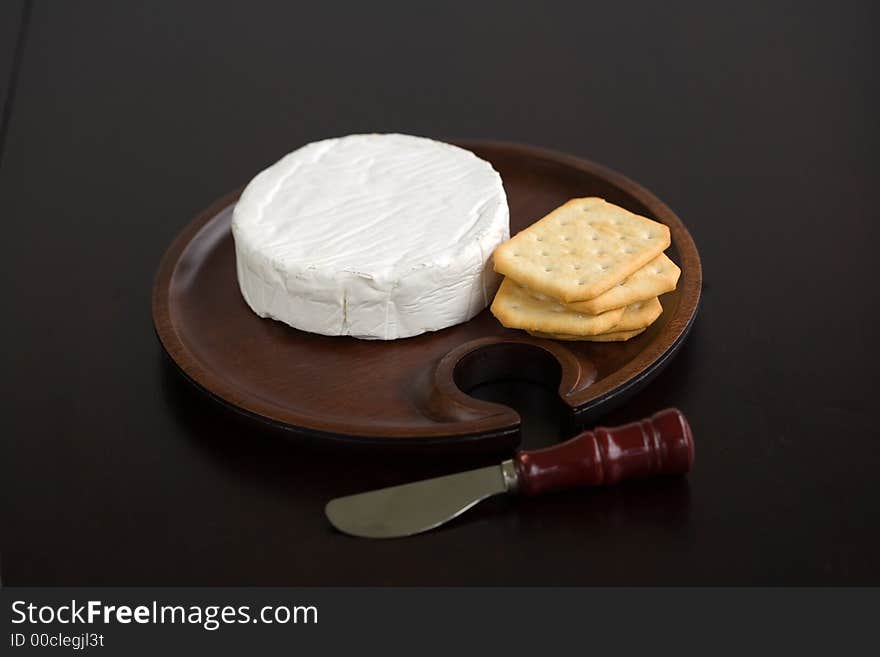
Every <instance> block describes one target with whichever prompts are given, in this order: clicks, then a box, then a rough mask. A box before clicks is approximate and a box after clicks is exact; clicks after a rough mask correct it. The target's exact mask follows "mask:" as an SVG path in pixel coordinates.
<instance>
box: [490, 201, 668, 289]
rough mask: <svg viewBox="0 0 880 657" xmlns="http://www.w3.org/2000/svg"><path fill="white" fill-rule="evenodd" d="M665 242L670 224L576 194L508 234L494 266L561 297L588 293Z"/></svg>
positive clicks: (634, 266) (645, 259) (635, 266)
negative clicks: (511, 235)
mask: <svg viewBox="0 0 880 657" xmlns="http://www.w3.org/2000/svg"><path fill="white" fill-rule="evenodd" d="M669 244H670V236H669V228H668V227H667V226H664V225H663V224H660V223H657V222H656V221H652V220H650V219H648V218H646V217H642V216H639V215H637V214H633V213H632V212H629V211H628V210H624V209H623V208H621V207H618V206H616V205H613V204H611V203H607V202H606V201H604V200H603V199H601V198H595V197H589V198H576V199H572V200H570V201H568V203H565V204H564V205H561V206H560V207H558V208H556V209H555V210H553V211H552V212H551V213H550V214H548V215H547V216H545V217H544V218H543V219H540V220H539V221H537V222H535V223H534V224H532V225H531V226H529V227H528V228H526V229H525V230H523V231H521V232H519V233H518V234H517V235H516V236H514V237H513V238H512V239H510V240H508V241H507V242H505V243H504V244H502V245H501V246H499V247H498V248H497V249H495V253H494V261H495V271H497V272H500V273H502V274H504V275H505V276H509V277H510V278H512V279H514V280H515V281H517V282H518V283H520V284H522V285H525V286H526V287H528V288H529V289H530V290H533V291H535V292H540V293H541V294H546V295H547V296H550V297H554V298H556V299H559V300H561V301H564V302H566V303H571V302H573V301H584V300H587V299H593V298H595V297H597V296H599V295H600V294H602V293H603V292H605V291H607V290H609V289H611V288H612V287H613V286H614V285H616V284H617V283H620V282H621V281H623V280H624V279H625V278H627V277H628V276H630V275H631V274H633V273H634V272H636V271H637V270H638V269H640V268H642V267H643V266H645V265H646V264H648V263H649V262H650V261H651V260H653V259H654V258H656V257H657V256H658V255H660V254H661V253H662V252H663V251H664V250H665V249H666V248H667V247H668V246H669Z"/></svg>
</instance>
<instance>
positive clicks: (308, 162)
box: [232, 134, 510, 340]
mask: <svg viewBox="0 0 880 657" xmlns="http://www.w3.org/2000/svg"><path fill="white" fill-rule="evenodd" d="M232 232H233V236H234V238H235V252H236V267H237V273H238V281H239V286H240V287H241V292H242V295H243V297H244V299H245V301H246V302H247V303H248V305H249V306H250V307H251V309H252V310H253V311H254V312H255V313H256V314H258V315H259V316H261V317H270V318H273V319H277V320H279V321H282V322H284V323H286V324H289V325H290V326H293V327H294V328H297V329H301V330H304V331H310V332H312V333H320V334H323V335H351V336H354V337H358V338H366V339H381V340H392V339H396V338H405V337H410V336H414V335H418V334H420V333H424V332H426V331H436V330H439V329H443V328H446V327H448V326H453V325H455V324H459V323H461V322H464V321H467V320H469V319H471V318H472V317H473V316H474V315H476V314H477V313H479V312H480V311H481V310H483V309H484V308H485V307H486V306H487V305H488V304H489V303H490V301H491V300H492V297H493V295H494V293H495V290H496V289H497V285H498V277H497V275H496V274H495V273H494V272H493V270H492V264H491V255H492V252H493V251H494V250H495V247H496V246H498V245H499V244H501V243H502V242H504V241H506V240H507V239H508V238H509V236H510V235H509V212H508V207H507V197H506V195H505V193H504V187H503V185H502V183H501V177H500V176H499V175H498V172H497V171H495V170H494V169H493V168H492V166H491V165H490V164H489V163H488V162H486V161H484V160H481V159H480V158H478V157H477V156H476V155H474V154H473V153H471V152H470V151H467V150H464V149H461V148H458V147H456V146H452V145H450V144H445V143H442V142H436V141H432V140H430V139H424V138H421V137H412V136H408V135H399V134H387V135H377V134H373V135H351V136H348V137H341V138H338V139H327V140H324V141H319V142H314V143H311V144H308V145H306V146H303V147H302V148H300V149H298V150H296V151H294V152H292V153H290V154H288V155H287V156H285V157H284V158H282V159H281V160H279V161H278V162H277V163H275V164H274V165H272V166H271V167H269V168H268V169H266V170H265V171H263V172H261V173H260V174H259V175H257V176H256V177H255V178H254V179H253V180H252V181H251V182H250V184H249V185H248V186H247V187H246V188H245V190H244V192H243V193H242V195H241V198H240V199H239V201H238V203H237V204H236V207H235V210H234V212H233V219H232Z"/></svg>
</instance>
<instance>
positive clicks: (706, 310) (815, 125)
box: [0, 1, 880, 585]
mask: <svg viewBox="0 0 880 657" xmlns="http://www.w3.org/2000/svg"><path fill="white" fill-rule="evenodd" d="M143 4H144V6H142V7H135V6H132V4H131V3H117V2H109V1H106V2H93V1H89V2H76V3H67V2H64V3H62V2H54V3H50V2H34V3H33V6H32V7H30V3H27V4H25V3H21V2H6V3H4V4H3V6H2V11H0V46H2V47H0V50H2V51H3V52H0V75H2V79H0V81H2V82H3V83H4V91H3V94H4V96H3V99H7V98H8V99H9V100H10V102H7V103H6V104H5V107H6V108H7V109H8V110H9V111H10V112H11V113H10V114H9V115H8V119H9V120H8V126H7V127H8V129H7V130H6V132H5V134H4V141H3V151H2V153H0V156H2V164H0V167H2V168H0V208H2V222H3V227H2V235H3V249H2V254H3V257H2V259H0V263H2V264H0V266H2V272H3V289H4V293H5V294H6V297H7V301H6V303H5V307H6V311H5V312H4V319H3V321H2V322H0V331H2V339H3V345H4V347H3V368H2V369H3V387H2V397H3V402H2V403H3V411H4V412H3V430H2V449H3V456H2V492H3V494H2V531H0V536H2V539H0V540H2V579H3V582H4V583H6V584H13V585H15V584H309V585H312V584H514V583H525V584H540V583H543V584H709V583H722V584H785V583H787V584H832V583H837V584H856V583H873V584H878V583H880V560H878V558H877V555H878V551H880V486H878V483H877V482H878V471H880V432H878V428H877V427H878V423H877V419H876V414H875V411H874V399H873V398H874V392H875V387H876V381H877V379H876V373H877V365H878V362H877V347H876V334H877V322H878V312H877V292H876V280H877V269H876V267H877V265H876V264H875V262H876V259H877V253H878V248H880V234H878V233H880V231H878V221H877V220H878V218H880V217H878V211H877V205H876V204H875V201H874V199H873V198H872V194H873V193H875V191H876V187H877V182H878V177H877V172H878V155H877V154H878V152H880V139H878V137H880V131H878V116H880V106H878V99H880V98H878V80H877V61H878V51H877V47H876V45H875V44H876V41H875V39H874V35H873V34H872V32H873V30H874V27H875V26H876V24H877V22H878V18H880V16H878V12H877V10H876V9H875V8H874V7H873V6H872V3H869V2H861V3H849V2H841V3H833V4H829V3H819V2H811V3H785V4H777V3H763V2H762V3H736V4H733V3H731V5H729V6H728V7H727V8H724V9H722V8H720V7H717V6H716V5H715V3H702V2H689V3H677V2H672V3H643V4H641V5H637V4H631V3H617V4H615V3H595V4H592V3H584V2H579V3H568V4H562V3H528V5H527V6H526V7H520V6H519V5H520V4H523V5H525V4H526V3H510V2H497V3H483V2H480V3H476V2H474V3H464V4H461V5H460V6H458V7H457V8H453V7H450V6H448V5H446V3H439V4H435V5H434V6H433V7H416V6H415V4H416V3H403V2H398V3H396V4H395V5H386V4H384V3H379V4H374V3H360V4H359V6H358V5H354V4H353V3H352V6H345V5H343V4H341V3H309V4H308V6H307V7H306V6H295V3H258V2H248V3H240V4H239V5H238V6H237V7H235V8H228V7H225V6H219V5H220V3H208V2H203V3H193V2H186V3H172V2H168V3H162V4H158V5H156V6H154V3H143ZM22 21H24V23H22ZM17 35H21V36H22V37H23V39H24V41H23V42H22V49H21V58H20V61H19V64H18V66H17V67H16V65H15V61H16V58H15V57H14V52H15V46H16V43H19V42H18V36H17ZM365 131H377V132H388V131H399V132H408V133H414V134H419V135H425V136H431V137H436V138H452V137H464V138H486V139H500V140H509V141H517V142H524V143H529V144H535V145H539V146H543V147H549V148H553V149H557V150H561V151H565V152H569V153H572V154H575V155H579V156H582V157H586V158H588V159H591V160H594V161H596V162H600V163H602V164H605V165H607V166H610V167H612V168H614V169H617V170H619V171H621V172H623V173H625V174H627V175H628V176H630V177H632V178H633V179H635V180H637V181H639V182H641V183H642V184H644V185H645V186H646V187H648V188H649V189H651V190H652V191H654V192H655V193H656V194H657V195H659V196H660V198H662V199H664V200H665V201H666V202H667V203H668V204H669V205H670V206H671V207H672V208H673V209H674V210H675V211H676V212H677V213H678V214H679V216H681V217H682V219H683V220H684V221H685V223H686V224H687V225H688V227H689V228H690V230H691V232H692V234H693V236H694V238H695V240H696V242H697V245H698V247H699V249H700V253H701V256H702V259H703V266H704V275H705V283H704V290H703V302H702V307H701V310H700V315H699V317H698V319H697V322H696V325H695V327H694V329H693V332H692V334H691V336H690V338H689V340H688V342H687V344H686V346H685V347H684V348H683V350H682V351H681V352H680V354H679V356H678V357H677V358H676V359H675V361H674V362H673V363H672V364H671V365H670V366H669V367H668V369H667V370H666V371H665V372H664V373H663V374H662V375H660V376H659V377H658V378H657V379H656V380H655V381H654V382H653V383H652V384H651V385H650V386H649V387H648V388H647V389H646V390H645V391H644V392H643V393H641V394H640V395H638V396H637V397H636V398H635V399H633V400H632V401H631V402H630V403H628V404H627V405H626V406H625V407H624V408H621V409H619V410H617V411H615V412H613V413H611V414H609V415H608V416H607V417H606V418H604V423H608V424H611V423H617V422H622V421H625V420H629V419H635V418H637V417H640V416H642V415H645V414H649V413H651V412H653V411H655V410H657V409H659V408H662V407H665V406H671V405H674V406H678V407H680V408H681V409H682V410H683V411H684V412H685V413H686V414H687V415H688V417H689V418H690V421H691V424H692V426H693V429H694V432H695V435H696V440H697V445H698V449H697V452H698V457H697V464H696V467H695V469H694V471H693V473H692V474H691V475H690V476H689V477H688V478H687V479H672V480H658V481H650V482H640V483H634V484H630V485H623V486H620V487H618V488H616V489H607V490H602V491H574V492H567V493H560V494H556V495H552V496H547V497H545V498H543V499H542V498H538V499H534V500H530V501H522V502H520V503H514V502H512V501H505V500H500V501H497V502H494V503H490V504H488V505H487V506H486V507H485V508H483V509H481V510H479V511H476V512H475V513H473V514H472V515H470V516H467V517H465V518H463V519H462V520H461V521H459V522H457V523H455V524H453V525H452V526H450V527H448V528H446V529H444V530H441V531H437V532H433V533H429V534H426V535H422V536H418V537H414V538H411V539H405V540H399V541H384V542H383V541H380V542H371V541H363V540H357V539H353V538H349V537H347V536H343V535H340V534H337V533H335V532H334V531H332V530H331V528H330V527H329V526H328V524H327V523H326V522H325V520H324V517H323V515H322V509H323V506H324V503H325V502H326V501H327V500H328V499H329V498H331V497H334V496H336V495H339V494H345V493H350V492H355V491H359V490H362V489H367V488H372V487H377V486H383V485H390V484H393V483H398V482H402V481H406V480H410V479H414V478H419V477H422V476H425V475H429V474H435V473H440V472H447V471H450V470H455V469H460V468H462V467H469V466H471V465H474V464H475V461H473V460H470V461H462V460H460V459H432V460H430V461H429V460H427V459H425V458H424V457H415V456H405V455H388V454H375V453H353V452H352V451H351V450H340V449H338V448H322V447H321V446H319V445H318V446H316V445H305V444H301V443H298V442H294V441H291V440H288V439H286V438H285V437H284V436H282V435H279V434H278V433H276V432H274V431H271V430H268V429H265V428H262V427H261V426H257V425H255V424H253V423H250V422H248V421H245V420H242V419H240V418H238V416H236V415H235V414H233V413H231V412H230V411H227V410H225V409H224V408H221V407H220V406H219V405H217V404H215V403H214V402H212V401H210V400H209V399H206V398H204V397H203V396H202V394H201V393H199V392H198V391H196V390H194V389H191V387H190V386H189V384H187V383H186V382H185V381H183V380H182V379H181V377H180V376H179V375H178V374H177V373H176V371H175V370H174V368H173V366H171V365H169V363H168V362H167V361H166V359H165V357H164V356H163V352H162V350H161V348H160V346H159V344H158V342H157V340H156V338H155V336H154V333H153V327H152V322H151V315H150V291H151V284H152V280H153V275H154V273H155V271H156V267H157V264H158V262H159V259H160V257H161V255H162V253H163V251H164V250H165V248H166V247H167V246H168V244H169V243H170V241H171V240H172V239H173V238H174V236H175V235H176V234H177V233H178V231H180V230H181V228H182V227H183V226H184V225H186V223H187V222H189V220H190V219H191V218H192V217H193V216H194V215H195V213H196V212H198V211H199V210H200V209H201V208H203V207H205V206H207V205H208V204H209V203H210V202H211V201H212V200H213V199H215V198H216V197H218V196H220V195H222V194H223V193H225V192H227V191H229V190H231V189H233V188H235V187H237V186H239V185H241V184H243V183H244V182H246V181H247V180H249V179H250V177H252V176H253V175H254V174H255V173H256V172H257V171H259V170H260V169H262V168H264V167H265V166H267V165H268V164H270V163H271V162H273V161H274V160H276V159H277V158H278V157H279V156H281V155H282V154H284V153H286V152H287V151H290V150H292V149H293V148H295V147H297V146H299V145H302V144H304V143H306V142H308V141H312V140H315V139H319V138H324V137H328V136H334V135H341V134H346V133H352V132H365ZM499 394H502V395H507V397H509V398H510V400H511V404H512V405H514V407H516V408H518V409H520V410H521V411H522V412H523V414H524V415H525V416H526V421H527V424H526V428H525V431H524V434H525V435H524V443H525V444H526V445H527V446H533V445H538V444H543V443H546V442H547V441H548V440H552V439H555V436H552V435H551V434H552V433H553V432H552V427H553V426H555V418H553V417H552V415H551V414H550V412H549V411H548V410H547V409H549V408H552V407H553V406H552V404H551V403H549V402H548V401H547V399H546V398H547V395H548V393H547V391H545V390H543V389H531V388H528V387H527V386H523V385H517V386H511V387H510V388H509V389H507V390H503V389H502V390H501V392H500V393H499ZM548 427H550V428H549V429H548Z"/></svg>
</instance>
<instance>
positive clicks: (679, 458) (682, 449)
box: [514, 408, 694, 495]
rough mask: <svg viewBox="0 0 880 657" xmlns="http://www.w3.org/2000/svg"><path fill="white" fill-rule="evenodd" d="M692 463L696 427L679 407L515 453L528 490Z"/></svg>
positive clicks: (677, 470)
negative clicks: (564, 440)
mask: <svg viewBox="0 0 880 657" xmlns="http://www.w3.org/2000/svg"><path fill="white" fill-rule="evenodd" d="M693 462H694V439H693V435H692V434H691V428H690V426H689V425H688V422H687V420H686V419H685V417H684V415H683V414H682V412H681V411H679V410H678V409H675V408H667V409H666V410H663V411H660V412H658V413H655V414H654V415H652V416H651V417H650V418H647V419H645V420H641V421H639V422H632V423H631V424H624V425H622V426H619V427H612V428H610V429H608V428H605V427H596V428H595V429H593V430H592V431H584V432H583V433H581V434H578V435H577V436H575V437H574V438H572V439H571V440H568V441H566V442H564V443H560V444H559V445H554V446H552V447H547V448H545V449H536V450H534V451H528V452H527V451H522V452H517V453H516V455H515V456H514V463H515V466H516V473H517V484H518V487H519V491H520V492H521V493H523V494H524V495H537V494H538V493H543V492H545V491H548V490H554V489H559V488H571V487H574V486H603V485H608V484H615V483H617V482H618V481H621V480H623V479H636V478H639V477H650V476H653V475H664V474H665V475H672V474H683V473H685V472H687V471H689V470H690V469H691V465H692V464H693Z"/></svg>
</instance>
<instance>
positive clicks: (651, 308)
mask: <svg viewBox="0 0 880 657" xmlns="http://www.w3.org/2000/svg"><path fill="white" fill-rule="evenodd" d="M662 312H663V306H661V305H660V299H658V298H657V297H654V298H653V299H648V300H647V301H636V302H635V303H631V304H630V305H628V306H626V307H625V308H624V309H623V317H621V318H620V321H619V322H617V324H615V325H614V330H615V331H638V330H639V329H643V328H647V327H648V326H650V325H651V324H653V323H654V322H655V321H657V318H658V317H660V314H661V313H662Z"/></svg>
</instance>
